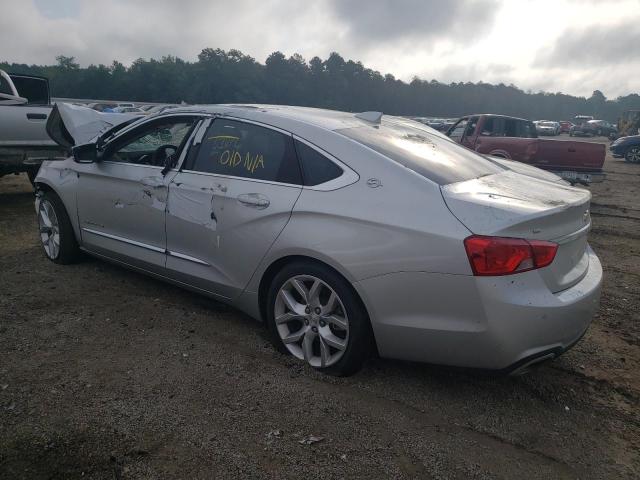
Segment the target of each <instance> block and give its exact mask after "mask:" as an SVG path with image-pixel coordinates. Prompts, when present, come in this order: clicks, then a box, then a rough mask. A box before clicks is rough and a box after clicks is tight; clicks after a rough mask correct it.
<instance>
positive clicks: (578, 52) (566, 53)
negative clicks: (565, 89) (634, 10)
mask: <svg viewBox="0 0 640 480" xmlns="http://www.w3.org/2000/svg"><path fill="white" fill-rule="evenodd" d="M638 45H640V22H639V19H638V18H637V17H636V18H631V19H628V20H626V21H624V22H620V23H616V24H609V25H590V26H582V27H580V28H570V29H568V30H565V31H564V33H562V34H561V35H560V36H559V37H558V39H557V40H556V42H555V45H554V47H553V48H552V49H551V50H550V51H544V52H540V53H538V55H537V56H536V60H535V64H537V65H540V66H547V67H558V66H560V67H564V68H573V67H576V66H577V67H585V66H602V65H611V64H619V63H620V62H626V61H634V62H637V61H638V60H640V55H639V54H638Z"/></svg>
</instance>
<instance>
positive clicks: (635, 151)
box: [624, 147, 640, 163]
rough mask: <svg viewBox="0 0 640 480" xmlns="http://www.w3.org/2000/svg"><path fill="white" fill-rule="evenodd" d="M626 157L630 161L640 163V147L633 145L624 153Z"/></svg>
mask: <svg viewBox="0 0 640 480" xmlns="http://www.w3.org/2000/svg"><path fill="white" fill-rule="evenodd" d="M624 159H625V160H626V161H627V162H629V163H640V147H631V148H630V149H629V150H627V152H626V153H625V154H624Z"/></svg>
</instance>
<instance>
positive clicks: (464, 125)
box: [447, 114, 606, 183]
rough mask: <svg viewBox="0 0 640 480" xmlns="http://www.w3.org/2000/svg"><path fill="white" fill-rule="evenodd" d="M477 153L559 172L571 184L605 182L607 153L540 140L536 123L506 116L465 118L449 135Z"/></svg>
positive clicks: (588, 145) (602, 148)
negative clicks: (604, 167) (604, 169)
mask: <svg viewBox="0 0 640 480" xmlns="http://www.w3.org/2000/svg"><path fill="white" fill-rule="evenodd" d="M447 135H448V136H449V137H450V138H451V139H452V140H454V141H456V142H458V143H461V144H462V145H464V146H465V147H467V148H470V149H471V150H475V151H476V152H480V153H484V154H488V155H493V156H496V157H502V158H507V159H512V160H516V161H519V162H524V163H528V164H530V165H534V166H536V167H539V168H543V169H545V170H550V171H552V172H556V173H557V174H558V175H559V176H561V177H562V178H564V179H565V180H567V181H569V182H571V183H590V182H598V181H602V180H604V178H605V175H604V173H603V172H602V166H603V165H604V159H605V156H606V149H605V146H604V145H601V144H597V143H588V142H575V141H557V140H549V139H547V140H545V139H541V138H538V135H537V133H536V127H535V125H534V124H533V122H531V121H529V120H525V119H522V118H515V117H507V116H503V115H487V114H484V115H470V116H468V117H463V118H461V119H460V120H458V122H457V123H456V124H455V125H454V126H453V127H452V128H451V129H450V130H449V131H448V132H447Z"/></svg>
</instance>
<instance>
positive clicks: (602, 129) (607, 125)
mask: <svg viewBox="0 0 640 480" xmlns="http://www.w3.org/2000/svg"><path fill="white" fill-rule="evenodd" d="M587 123H589V124H590V125H591V126H592V127H593V129H594V131H595V135H596V136H598V137H611V136H616V135H617V134H618V128H617V127H616V126H615V125H614V124H613V123H611V122H607V121H606V120H589V121H588V122H587Z"/></svg>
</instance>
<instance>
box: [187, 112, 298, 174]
mask: <svg viewBox="0 0 640 480" xmlns="http://www.w3.org/2000/svg"><path fill="white" fill-rule="evenodd" d="M185 168H186V169H187V170H194V171H197V172H205V173H216V174H219V175H229V176H234V177H244V178H250V179H255V180H268V181H272V182H282V183H291V184H296V185H300V184H301V183H302V181H301V175H300V166H299V164H298V158H297V157H296V151H295V147H294V145H293V138H292V137H291V136H290V135H285V134H282V133H280V132H276V131H275V130H271V129H269V128H265V127H261V126H258V125H254V124H252V123H244V122H240V121H236V120H226V119H220V118H219V119H216V120H214V122H213V124H212V125H211V127H209V130H208V131H207V133H206V134H205V136H204V138H203V140H202V143H201V144H200V145H199V147H198V149H197V150H195V149H194V152H193V154H192V155H190V158H188V159H187V163H186V165H185Z"/></svg>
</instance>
